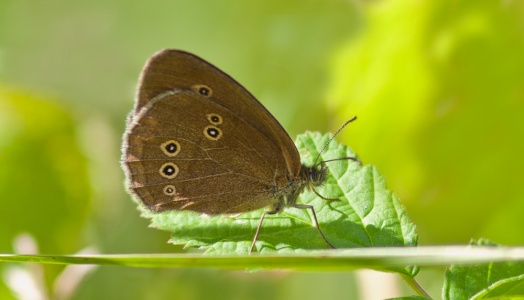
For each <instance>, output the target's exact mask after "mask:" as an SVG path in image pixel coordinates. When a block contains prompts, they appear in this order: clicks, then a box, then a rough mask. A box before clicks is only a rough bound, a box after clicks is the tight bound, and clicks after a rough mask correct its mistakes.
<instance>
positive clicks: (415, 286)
mask: <svg viewBox="0 0 524 300" xmlns="http://www.w3.org/2000/svg"><path fill="white" fill-rule="evenodd" d="M400 276H402V279H404V281H405V282H406V283H407V284H408V285H409V286H410V287H411V288H412V289H413V290H414V291H415V292H416V293H417V294H418V295H419V296H423V297H426V298H428V299H432V298H431V296H429V294H428V293H426V291H425V290H424V289H423V288H422V287H421V286H420V284H418V282H417V281H416V280H415V278H413V277H410V276H407V275H405V274H400Z"/></svg>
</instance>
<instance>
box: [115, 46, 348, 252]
mask: <svg viewBox="0 0 524 300" xmlns="http://www.w3.org/2000/svg"><path fill="white" fill-rule="evenodd" d="M354 119H355V118H353V119H351V120H350V121H348V122H347V123H349V122H351V121H352V120H354ZM347 123H346V124H347ZM122 149H123V150H122V151H123V156H122V164H123V167H124V170H125V173H126V178H127V186H128V189H129V191H130V192H131V193H132V194H134V195H135V196H136V197H138V199H140V200H141V201H142V203H143V204H144V205H145V206H146V207H147V208H149V209H150V210H152V211H154V212H163V211H168V210H191V211H195V212H200V213H205V214H209V215H217V214H237V213H243V212H248V211H252V210H256V209H260V208H263V207H269V210H267V211H265V212H264V213H263V214H262V217H261V218H260V222H259V224H258V228H257V231H256V233H255V236H254V238H253V242H252V244H251V248H250V250H249V251H250V252H251V251H252V250H253V248H254V247H255V243H256V241H257V238H258V234H259V231H260V228H261V225H262V222H263V220H264V217H265V216H266V215H270V214H276V213H278V212H281V211H282V210H283V209H284V208H285V207H296V208H301V209H309V210H310V211H311V212H312V216H313V220H314V222H315V227H316V228H317V229H318V232H319V233H320V235H321V237H322V238H323V239H324V241H325V242H326V243H327V244H328V245H329V246H330V247H332V248H334V247H333V245H331V244H330V243H329V242H328V241H327V239H326V238H325V237H324V234H323V233H322V231H321V230H320V228H319V226H318V221H317V217H316V214H315V210H314V208H313V206H311V205H305V204H299V203H297V198H298V196H299V195H300V193H302V191H303V190H304V189H305V188H308V189H311V190H313V191H315V190H314V189H315V187H318V186H319V185H321V184H322V183H323V182H324V181H325V179H326V175H327V167H326V166H325V162H320V163H315V164H314V165H313V166H309V167H308V166H304V165H301V163H300V156H299V154H298V151H297V148H296V147H295V144H294V143H293V141H292V139H291V138H290V137H289V135H288V134H287V133H286V131H285V130H284V128H283V127H282V126H281V125H280V123H279V122H278V121H277V120H276V119H275V118H274V117H273V116H272V115H271V113H270V112H269V111H268V110H267V109H266V108H265V107H264V106H263V105H262V104H261V103H260V102H259V101H257V100H256V99H255V97H253V95H251V94H250V93H249V92H248V91H247V90H246V89H245V88H244V87H242V86H241V85H240V84H239V83H238V82H236V81H235V80H234V79H233V78H231V77H229V76H228V75H227V74H225V73H224V72H222V71H220V70H219V69H218V68H217V67H215V66H213V65H212V64H210V63H208V62H206V61H205V60H203V59H201V58H199V57H197V56H195V55H193V54H190V53H187V52H184V51H180V50H163V51H160V52H158V53H157V54H155V55H154V56H153V57H151V58H150V59H149V61H148V62H147V63H146V66H145V67H144V69H143V71H142V74H141V78H140V83H139V86H138V93H137V98H136V103H135V107H134V109H133V111H132V112H131V114H130V115H129V118H128V123H127V129H126V132H125V135H124V143H123V147H122ZM348 159H353V158H348ZM353 160H356V159H353Z"/></svg>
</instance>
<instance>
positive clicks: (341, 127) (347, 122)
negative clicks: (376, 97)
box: [313, 116, 357, 166]
mask: <svg viewBox="0 0 524 300" xmlns="http://www.w3.org/2000/svg"><path fill="white" fill-rule="evenodd" d="M356 119H357V116H354V117H353V118H351V119H349V120H347V121H346V123H344V124H343V125H342V126H340V128H339V129H338V130H337V131H336V132H335V134H333V136H332V137H331V138H330V139H329V141H328V142H327V143H326V144H325V145H324V148H322V150H320V152H319V153H318V156H317V159H315V163H314V164H313V165H314V166H316V165H317V162H318V159H319V158H320V155H322V153H323V152H324V150H326V148H327V147H328V146H329V143H331V141H332V140H333V139H334V138H335V137H336V136H337V134H338V133H339V132H340V131H341V130H342V129H344V127H346V126H347V125H348V124H349V123H351V122H353V121H355V120H356ZM350 159H352V158H350ZM352 160H353V159H352Z"/></svg>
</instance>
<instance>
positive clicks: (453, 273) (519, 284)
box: [442, 240, 524, 299]
mask: <svg viewBox="0 0 524 300" xmlns="http://www.w3.org/2000/svg"><path fill="white" fill-rule="evenodd" d="M471 244H472V245H478V246H487V247H496V244H493V243H491V242H489V241H487V240H479V241H472V243H471ZM522 295H524V262H502V263H490V264H481V265H469V266H460V265H453V266H451V267H449V268H448V269H447V270H446V278H445V281H444V288H443V290H442V297H443V299H501V298H511V297H515V296H520V297H522Z"/></svg>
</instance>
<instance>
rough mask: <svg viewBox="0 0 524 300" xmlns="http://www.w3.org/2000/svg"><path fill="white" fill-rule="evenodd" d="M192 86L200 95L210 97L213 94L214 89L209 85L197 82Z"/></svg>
mask: <svg viewBox="0 0 524 300" xmlns="http://www.w3.org/2000/svg"><path fill="white" fill-rule="evenodd" d="M192 88H193V90H194V91H195V92H197V93H199V94H200V95H202V96H204V97H208V98H209V97H211V95H213V91H212V90H211V88H209V87H208V86H207V85H203V84H195V85H194V86H192Z"/></svg>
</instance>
